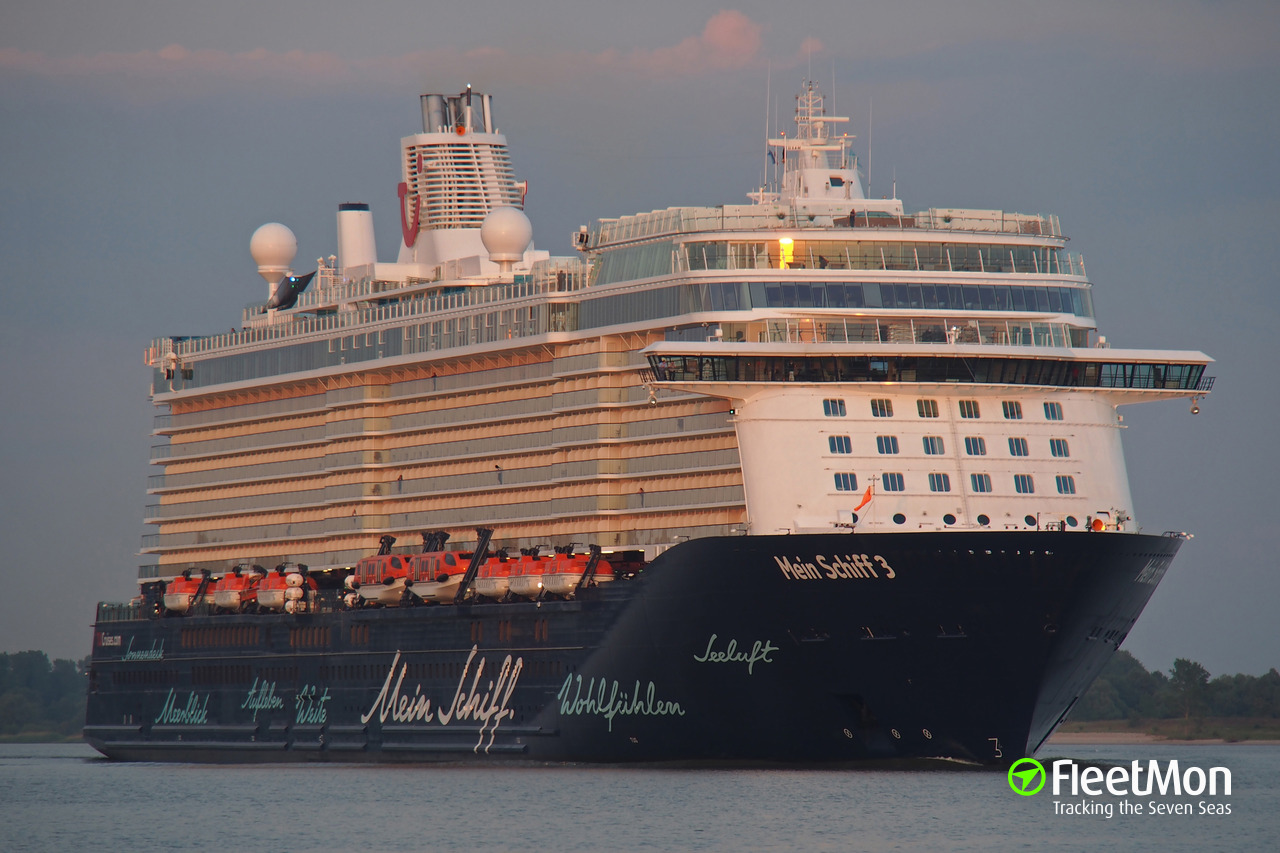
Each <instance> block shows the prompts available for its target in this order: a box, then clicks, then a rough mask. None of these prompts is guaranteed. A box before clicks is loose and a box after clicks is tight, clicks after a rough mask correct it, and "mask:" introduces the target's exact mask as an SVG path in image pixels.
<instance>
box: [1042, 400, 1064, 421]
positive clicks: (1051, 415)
mask: <svg viewBox="0 0 1280 853" xmlns="http://www.w3.org/2000/svg"><path fill="white" fill-rule="evenodd" d="M1044 417H1045V420H1047V421H1060V420H1062V404H1061V403H1045V404H1044Z"/></svg>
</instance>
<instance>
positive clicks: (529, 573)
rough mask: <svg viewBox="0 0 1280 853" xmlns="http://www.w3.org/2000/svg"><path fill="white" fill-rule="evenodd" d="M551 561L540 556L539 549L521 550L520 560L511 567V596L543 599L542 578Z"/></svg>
mask: <svg viewBox="0 0 1280 853" xmlns="http://www.w3.org/2000/svg"><path fill="white" fill-rule="evenodd" d="M550 562H551V561H550V559H548V558H546V557H539V556H538V548H537V546H534V547H532V548H521V549H520V559H519V560H516V561H515V565H513V566H512V567H511V575H510V579H509V581H508V584H509V587H510V590H511V594H512V595H518V596H520V597H521V598H529V599H535V598H541V597H542V576H543V575H544V574H545V573H546V570H547V565H548V564H549V563H550Z"/></svg>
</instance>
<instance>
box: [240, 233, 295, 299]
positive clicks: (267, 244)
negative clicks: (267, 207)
mask: <svg viewBox="0 0 1280 853" xmlns="http://www.w3.org/2000/svg"><path fill="white" fill-rule="evenodd" d="M249 254H250V255H253V259H254V260H255V261H257V263H258V275H260V276H262V277H263V278H265V279H266V280H267V296H268V297H270V296H271V294H272V292H273V291H274V288H275V285H276V284H277V283H278V282H279V281H280V279H282V278H284V277H285V275H287V274H288V272H289V265H290V264H291V263H293V257H294V255H296V254H298V238H297V237H295V236H293V232H292V231H290V230H289V228H288V226H285V225H281V224H280V223H279V222H268V223H267V224H266V225H263V226H262V227H261V228H259V229H258V230H257V231H254V232H253V236H252V237H250V238H249Z"/></svg>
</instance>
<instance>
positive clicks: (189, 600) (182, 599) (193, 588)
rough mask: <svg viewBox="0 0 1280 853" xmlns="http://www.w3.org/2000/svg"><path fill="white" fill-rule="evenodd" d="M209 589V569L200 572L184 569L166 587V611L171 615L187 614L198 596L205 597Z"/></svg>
mask: <svg viewBox="0 0 1280 853" xmlns="http://www.w3.org/2000/svg"><path fill="white" fill-rule="evenodd" d="M208 588H209V572H208V570H207V569H205V570H201V571H200V572H196V571H195V570H194V569H184V570H183V572H182V574H181V575H179V576H178V577H176V578H174V579H173V580H171V581H169V583H168V584H166V585H165V588H164V609H165V610H167V611H169V612H170V613H186V612H187V611H188V610H190V609H191V607H192V605H194V604H195V603H196V596H203V595H204V594H205V592H206V591H207V590H208Z"/></svg>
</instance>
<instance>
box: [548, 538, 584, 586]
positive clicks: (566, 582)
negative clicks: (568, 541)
mask: <svg viewBox="0 0 1280 853" xmlns="http://www.w3.org/2000/svg"><path fill="white" fill-rule="evenodd" d="M590 560H591V558H590V557H589V556H588V555H586V554H574V553H572V546H570V547H569V548H563V549H561V548H557V549H556V555H555V556H554V557H552V558H551V563H550V564H549V565H548V566H547V569H546V571H545V572H543V575H542V588H543V589H544V590H546V591H547V592H549V593H551V594H552V595H559V596H570V595H573V591H574V590H576V589H577V588H578V584H579V583H580V582H581V581H582V575H583V573H584V572H586V570H587V563H588V562H590Z"/></svg>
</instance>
